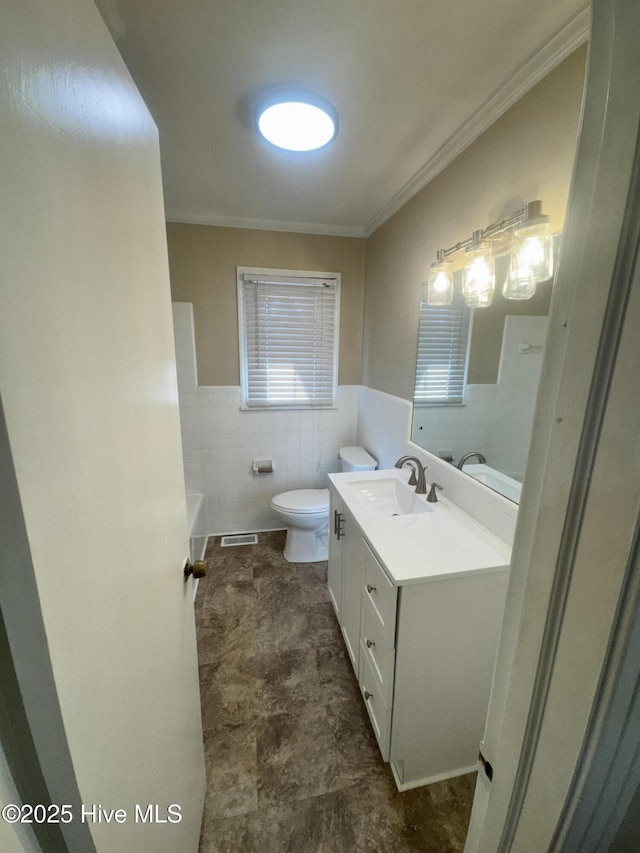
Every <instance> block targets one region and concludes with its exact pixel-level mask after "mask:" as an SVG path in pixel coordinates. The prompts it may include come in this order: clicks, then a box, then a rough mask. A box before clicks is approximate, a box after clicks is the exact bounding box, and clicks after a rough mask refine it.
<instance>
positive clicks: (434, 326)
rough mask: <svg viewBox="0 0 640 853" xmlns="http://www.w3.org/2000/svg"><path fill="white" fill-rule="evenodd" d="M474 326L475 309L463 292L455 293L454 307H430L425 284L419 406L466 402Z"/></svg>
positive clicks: (419, 365)
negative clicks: (468, 357) (469, 355)
mask: <svg viewBox="0 0 640 853" xmlns="http://www.w3.org/2000/svg"><path fill="white" fill-rule="evenodd" d="M470 327H471V309H470V308H468V307H467V306H466V305H465V304H464V297H463V296H462V293H459V292H454V296H453V303H452V304H451V305H428V304H427V288H426V285H425V287H424V290H423V292H422V300H421V303H420V326H419V331H418V359H417V367H416V387H415V394H414V399H415V403H416V404H417V405H419V406H420V405H423V406H427V405H438V406H442V405H451V404H458V405H459V404H461V403H462V402H463V398H464V386H465V379H466V372H467V353H468V349H469V332H470Z"/></svg>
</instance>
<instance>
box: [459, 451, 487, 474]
mask: <svg viewBox="0 0 640 853" xmlns="http://www.w3.org/2000/svg"><path fill="white" fill-rule="evenodd" d="M472 456H476V457H477V459H478V462H479V463H480V464H481V465H486V463H487V460H486V459H485V457H484V455H483V454H482V453H478V451H477V450H472V451H471V453H465V454H464V456H463V457H462V459H461V460H460V461H459V462H458V464H457V465H456V468H459V469H460V470H461V471H462V466H463V465H464V463H465V462H467V461H468V460H469V459H471V457H472Z"/></svg>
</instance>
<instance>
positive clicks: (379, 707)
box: [358, 643, 391, 761]
mask: <svg viewBox="0 0 640 853" xmlns="http://www.w3.org/2000/svg"><path fill="white" fill-rule="evenodd" d="M362 646H363V648H364V649H366V646H364V643H362ZM358 680H359V682H360V693H362V698H363V699H364V704H365V707H366V709H367V713H368V714H369V719H370V720H371V725H372V727H373V733H374V734H375V736H376V740H377V741H378V746H379V747H380V753H381V755H382V759H383V761H388V760H389V741H390V739H391V711H390V709H389V708H388V707H387V704H386V702H385V701H384V697H383V695H382V690H381V688H380V684H379V683H378V679H377V678H376V676H375V674H374V671H373V669H372V667H371V664H370V662H369V657H368V655H367V654H366V653H365V652H364V651H363V652H361V654H360V678H359V679H358Z"/></svg>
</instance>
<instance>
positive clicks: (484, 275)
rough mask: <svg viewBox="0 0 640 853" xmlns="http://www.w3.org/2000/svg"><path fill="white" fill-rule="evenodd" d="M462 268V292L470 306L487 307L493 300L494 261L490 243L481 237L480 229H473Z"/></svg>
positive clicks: (494, 281)
mask: <svg viewBox="0 0 640 853" xmlns="http://www.w3.org/2000/svg"><path fill="white" fill-rule="evenodd" d="M465 258H466V260H465V262H464V267H463V268H462V293H463V295H464V301H465V302H466V303H467V305H468V306H469V307H470V308H488V307H489V305H491V302H492V301H493V291H494V288H495V283H496V262H495V261H494V259H493V254H492V251H491V245H490V244H489V243H488V242H487V241H485V240H483V239H482V231H474V232H473V238H472V240H471V245H470V246H468V247H467V250H466V252H465Z"/></svg>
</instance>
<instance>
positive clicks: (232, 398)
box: [173, 303, 358, 535]
mask: <svg viewBox="0 0 640 853" xmlns="http://www.w3.org/2000/svg"><path fill="white" fill-rule="evenodd" d="M173 312H174V333H175V340H176V361H177V365H178V393H179V397H180V417H181V423H182V446H183V457H184V467H185V481H186V482H185V485H186V490H187V492H191V493H199V494H202V495H203V496H204V517H205V522H206V526H207V532H208V533H209V535H214V534H220V533H242V532H254V531H259V530H272V529H274V528H278V527H281V526H282V525H281V523H280V521H279V519H278V518H277V516H276V515H275V514H274V513H273V512H272V510H271V508H270V502H271V498H272V497H273V496H274V495H275V494H278V493H279V492H284V491H288V490H289V489H301V488H324V487H325V486H326V485H327V476H326V475H327V474H328V473H331V472H334V471H338V470H339V463H338V450H339V448H340V447H342V446H344V445H347V444H355V439H356V430H357V418H358V386H340V387H339V388H338V397H337V406H336V409H322V410H317V411H286V412H263V411H260V412H259V411H251V412H247V411H240V388H236V387H229V386H224V387H207V386H198V385H197V384H196V366H195V344H194V334H193V309H192V306H191V304H189V303H174V305H173ZM254 459H272V460H273V467H274V473H273V474H260V475H255V474H253V473H252V470H251V467H252V461H253V460H254Z"/></svg>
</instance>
